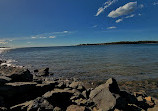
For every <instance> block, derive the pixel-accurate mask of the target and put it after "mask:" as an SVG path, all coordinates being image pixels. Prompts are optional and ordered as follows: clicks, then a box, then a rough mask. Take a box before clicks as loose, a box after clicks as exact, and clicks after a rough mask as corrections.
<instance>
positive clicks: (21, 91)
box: [0, 82, 56, 107]
mask: <svg viewBox="0 0 158 111" xmlns="http://www.w3.org/2000/svg"><path fill="white" fill-rule="evenodd" d="M55 85H56V83H55V82H51V83H45V84H37V83H36V82H15V83H6V85H4V86H1V87H0V95H1V96H2V97H3V98H4V102H5V105H6V106H7V107H10V106H13V105H16V104H20V103H23V102H25V101H28V100H32V99H35V98H37V97H39V96H42V95H43V94H44V93H46V92H47V91H50V90H52V89H54V87H55Z"/></svg>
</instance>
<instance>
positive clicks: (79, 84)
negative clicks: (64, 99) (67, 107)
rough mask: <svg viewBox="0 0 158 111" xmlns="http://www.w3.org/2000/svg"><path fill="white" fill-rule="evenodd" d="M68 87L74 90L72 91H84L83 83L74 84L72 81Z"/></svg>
mask: <svg viewBox="0 0 158 111" xmlns="http://www.w3.org/2000/svg"><path fill="white" fill-rule="evenodd" d="M69 87H71V88H74V89H78V90H80V91H81V92H82V91H84V90H85V87H84V86H83V83H82V82H75V81H73V82H72V83H71V84H70V85H69Z"/></svg>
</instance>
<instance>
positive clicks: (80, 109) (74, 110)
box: [66, 105, 87, 111]
mask: <svg viewBox="0 0 158 111" xmlns="http://www.w3.org/2000/svg"><path fill="white" fill-rule="evenodd" d="M66 111H87V110H86V107H84V106H77V105H70V106H69V107H68V108H67V109H66Z"/></svg>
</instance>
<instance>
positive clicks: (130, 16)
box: [125, 14, 135, 18]
mask: <svg viewBox="0 0 158 111" xmlns="http://www.w3.org/2000/svg"><path fill="white" fill-rule="evenodd" d="M134 16H135V14H132V15H129V16H126V17H125V18H132V17H134Z"/></svg>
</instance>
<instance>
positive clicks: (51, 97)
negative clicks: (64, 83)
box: [43, 88, 74, 110]
mask: <svg viewBox="0 0 158 111" xmlns="http://www.w3.org/2000/svg"><path fill="white" fill-rule="evenodd" d="M73 94H74V92H73V91H72V90H70V89H69V88H65V89H54V90H52V91H49V92H47V93H45V94H44V95H43V98H44V99H46V100H47V101H48V102H49V103H51V104H52V105H53V106H54V107H60V108H61V109H62V110H66V108H67V107H68V106H69V105H71V104H72V102H71V100H70V98H71V97H72V96H73Z"/></svg>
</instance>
